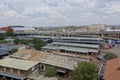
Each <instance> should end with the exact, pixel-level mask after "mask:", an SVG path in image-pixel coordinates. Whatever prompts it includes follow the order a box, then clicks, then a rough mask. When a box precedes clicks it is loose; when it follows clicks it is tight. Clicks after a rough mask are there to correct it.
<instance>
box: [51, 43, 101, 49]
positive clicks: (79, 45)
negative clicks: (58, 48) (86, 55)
mask: <svg viewBox="0 0 120 80" xmlns="http://www.w3.org/2000/svg"><path fill="white" fill-rule="evenodd" d="M52 45H64V46H76V47H86V48H97V49H98V48H99V45H94V44H76V43H64V42H53V43H52Z"/></svg>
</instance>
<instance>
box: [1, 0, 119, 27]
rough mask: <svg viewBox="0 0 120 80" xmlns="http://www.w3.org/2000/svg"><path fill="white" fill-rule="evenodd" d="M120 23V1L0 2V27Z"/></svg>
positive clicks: (7, 0)
mask: <svg viewBox="0 0 120 80" xmlns="http://www.w3.org/2000/svg"><path fill="white" fill-rule="evenodd" d="M94 23H103V24H117V25H119V24H120V0H0V26H7V25H26V26H62V25H88V24H94Z"/></svg>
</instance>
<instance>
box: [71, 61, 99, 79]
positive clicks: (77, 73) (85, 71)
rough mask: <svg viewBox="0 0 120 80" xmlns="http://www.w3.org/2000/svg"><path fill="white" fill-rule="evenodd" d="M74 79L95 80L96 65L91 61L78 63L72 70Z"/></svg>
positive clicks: (96, 74)
mask: <svg viewBox="0 0 120 80" xmlns="http://www.w3.org/2000/svg"><path fill="white" fill-rule="evenodd" d="M73 74H74V79H75V80H96V79H97V77H98V67H97V66H96V65H95V64H93V63H87V62H81V63H78V65H77V67H75V69H74V71H73Z"/></svg>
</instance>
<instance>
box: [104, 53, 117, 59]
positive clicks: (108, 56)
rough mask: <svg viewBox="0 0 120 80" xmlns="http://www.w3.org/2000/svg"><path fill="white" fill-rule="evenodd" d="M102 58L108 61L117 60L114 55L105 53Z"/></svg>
mask: <svg viewBox="0 0 120 80" xmlns="http://www.w3.org/2000/svg"><path fill="white" fill-rule="evenodd" d="M104 58H105V60H110V59H114V58H117V56H116V55H115V54H114V53H106V54H105V56H104Z"/></svg>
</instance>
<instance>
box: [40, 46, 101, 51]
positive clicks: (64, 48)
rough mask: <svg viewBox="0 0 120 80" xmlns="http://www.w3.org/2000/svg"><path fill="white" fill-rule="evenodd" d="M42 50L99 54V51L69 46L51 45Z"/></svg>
mask: <svg viewBox="0 0 120 80" xmlns="http://www.w3.org/2000/svg"><path fill="white" fill-rule="evenodd" d="M42 49H52V50H56V49H63V50H67V51H74V52H83V53H88V52H95V53H98V51H99V50H98V49H88V48H77V47H67V46H49V45H47V46H44V47H42Z"/></svg>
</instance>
